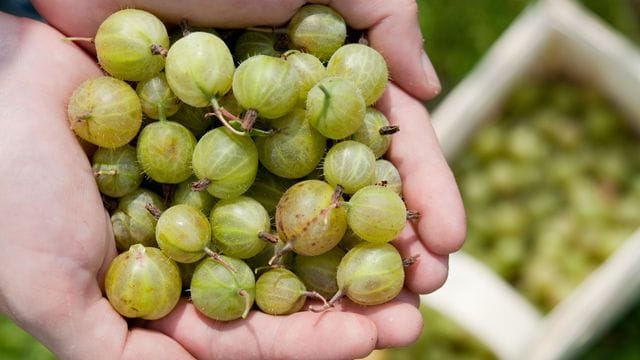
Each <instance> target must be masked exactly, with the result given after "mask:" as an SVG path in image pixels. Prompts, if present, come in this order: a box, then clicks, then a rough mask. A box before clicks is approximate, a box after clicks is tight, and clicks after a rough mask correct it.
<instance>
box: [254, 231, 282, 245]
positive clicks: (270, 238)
mask: <svg viewBox="0 0 640 360" xmlns="http://www.w3.org/2000/svg"><path fill="white" fill-rule="evenodd" d="M258 237H259V238H260V240H264V241H267V242H270V243H272V244H277V243H278V240H280V239H279V238H278V235H274V234H271V233H268V232H266V231H260V232H259V233H258Z"/></svg>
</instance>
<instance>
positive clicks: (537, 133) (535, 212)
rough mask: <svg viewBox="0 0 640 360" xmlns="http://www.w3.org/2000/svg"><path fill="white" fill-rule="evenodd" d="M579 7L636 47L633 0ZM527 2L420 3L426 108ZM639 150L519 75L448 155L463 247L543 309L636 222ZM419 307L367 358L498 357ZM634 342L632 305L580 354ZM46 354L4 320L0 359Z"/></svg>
mask: <svg viewBox="0 0 640 360" xmlns="http://www.w3.org/2000/svg"><path fill="white" fill-rule="evenodd" d="M579 2H580V3H581V4H582V5H583V6H584V7H585V8H586V9H588V11H590V12H593V13H594V14H596V15H597V16H598V17H600V18H601V19H603V21H605V22H606V23H607V24H609V25H610V26H612V27H613V28H614V29H616V31H619V32H620V33H622V34H623V35H624V36H625V37H626V38H627V39H628V40H629V41H631V42H632V43H633V44H635V46H638V45H639V44H640V0H614V1H602V0H580V1H579ZM532 3H534V1H525V0H476V1H474V2H461V1H450V0H420V1H418V4H419V9H420V23H421V27H422V31H423V34H424V38H425V49H426V50H427V52H428V54H429V55H430V58H431V60H432V62H433V64H434V66H435V67H436V69H437V71H438V74H439V76H440V80H441V82H442V85H443V92H442V94H441V95H440V96H439V97H438V98H437V99H434V100H431V101H428V102H427V103H426V104H425V105H426V106H427V108H428V109H429V110H432V111H433V110H434V109H436V108H437V106H438V104H439V103H440V101H442V99H444V98H446V96H447V94H448V93H449V92H450V91H451V90H452V89H454V88H455V87H456V85H458V84H459V83H460V82H461V81H462V80H463V79H464V78H465V76H467V75H468V74H469V73H470V72H471V70H472V69H473V67H474V65H476V64H477V63H478V61H479V60H480V59H481V58H482V56H483V54H485V53H486V52H487V50H488V49H489V48H490V47H491V45H492V44H493V43H494V42H495V41H496V40H497V39H498V38H499V37H500V36H501V34H502V33H503V32H504V31H505V30H506V29H507V28H508V27H509V25H510V24H511V23H512V22H513V21H514V19H515V18H516V17H517V16H518V15H519V14H520V13H521V12H522V11H523V10H524V9H525V8H527V7H528V6H530V5H531V4H532ZM0 11H6V12H11V13H14V14H18V15H21V16H29V17H34V18H37V14H36V13H35V12H34V11H33V9H32V8H31V6H30V5H29V2H28V1H22V0H13V1H11V0H0ZM637 154H640V142H638V141H637V137H636V133H635V132H634V131H631V128H630V126H629V125H628V122H627V121H626V119H625V118H624V117H623V116H622V115H620V114H619V113H618V111H617V109H616V107H615V106H614V105H612V104H611V102H610V101H609V99H607V98H606V97H605V96H604V95H603V94H601V93H600V92H599V91H598V90H597V89H595V88H592V87H589V86H588V85H585V84H583V83H581V82H580V81H576V80H575V79H571V78H568V77H565V76H563V74H548V76H544V77H541V78H535V79H528V80H526V81H525V82H523V83H522V84H520V85H519V86H517V87H516V88H515V89H514V90H513V92H512V93H511V94H510V95H509V96H508V98H507V100H506V101H505V103H504V104H503V107H502V109H501V111H500V112H499V113H498V114H496V115H495V117H494V118H493V119H492V120H491V121H488V122H487V123H486V124H485V125H483V126H482V127H481V128H479V129H478V130H477V131H476V133H475V134H474V136H473V137H472V138H471V139H470V141H469V142H468V144H467V147H466V148H465V150H464V151H462V152H461V153H460V155H458V156H457V157H456V158H455V159H451V166H452V168H453V169H454V173H455V175H456V178H457V180H458V183H459V185H460V189H461V192H462V194H463V198H464V201H465V207H466V210H467V213H468V217H469V237H468V240H467V242H466V244H465V246H464V248H463V251H465V252H467V253H469V254H471V255H473V256H474V257H476V258H477V259H479V260H481V261H482V262H484V263H485V264H486V265H487V266H489V267H490V268H491V269H492V270H493V271H494V272H496V273H497V274H499V275H500V276H501V277H503V278H504V279H505V280H506V281H507V282H508V283H509V284H511V285H513V286H514V288H516V289H518V291H519V292H521V293H522V294H523V296H525V297H526V298H527V299H528V300H529V301H530V302H531V303H532V304H534V306H535V307H536V308H537V309H538V310H539V311H540V312H541V313H543V314H545V313H548V312H549V311H550V310H551V309H552V308H553V307H554V306H555V305H556V304H557V303H558V302H560V301H561V300H562V299H563V298H564V297H566V296H567V295H568V294H569V293H570V292H571V291H572V290H573V289H574V287H575V286H576V285H577V284H579V283H580V282H581V281H582V280H583V279H584V278H585V277H586V276H587V275H588V274H589V273H590V272H591V271H592V270H593V269H595V268H596V267H597V266H599V265H600V263H601V262H602V261H604V260H605V259H606V258H607V257H608V256H609V255H610V254H611V253H612V252H613V251H615V249H616V248H617V246H618V245H620V244H621V243H622V242H624V240H625V239H626V238H628V237H629V235H630V234H631V233H632V232H633V231H634V230H635V229H636V228H637V227H638V226H639V225H640V157H638V156H637ZM551 155H553V156H551ZM541 169H542V171H541ZM540 174H545V175H544V176H541V175H540ZM422 311H423V314H424V318H425V328H424V331H423V334H422V336H421V338H420V339H419V341H418V342H417V343H416V344H415V345H414V346H412V347H410V348H404V349H392V350H384V351H376V352H374V353H373V354H372V355H371V356H370V357H369V359H390V360H391V359H493V358H496V356H495V355H494V354H492V353H491V351H490V350H489V349H488V348H487V347H485V346H484V345H483V344H482V343H480V342H479V341H478V340H476V339H474V338H473V337H472V336H471V335H469V334H468V333H466V332H465V330H464V329H463V328H462V327H461V326H460V325H459V324H456V323H455V322H453V321H452V320H449V319H447V318H446V317H444V316H443V315H441V314H439V313H437V312H436V311H435V310H434V309H430V308H427V307H426V306H423V308H422ZM638 339H640V303H639V304H636V305H635V306H633V307H632V308H631V309H630V310H628V311H627V312H626V313H625V314H623V316H622V317H620V320H619V321H618V322H617V323H616V324H615V325H614V326H612V327H611V328H610V329H608V330H607V331H606V332H605V334H604V335H603V336H602V337H600V338H599V339H598V340H597V341H595V342H594V343H591V344H589V345H588V346H587V347H586V348H585V349H583V350H582V352H581V354H580V355H579V356H577V358H580V359H602V358H614V359H640V343H639V341H638ZM52 358H54V357H53V355H52V354H50V353H49V352H48V351H47V350H46V348H44V347H43V346H42V345H40V344H39V343H37V342H36V341H35V340H33V339H32V338H31V337H30V336H29V335H28V334H26V333H25V332H24V331H22V330H21V329H20V328H18V327H17V326H15V325H14V324H13V323H12V322H11V321H10V320H8V319H6V318H5V317H0V359H52Z"/></svg>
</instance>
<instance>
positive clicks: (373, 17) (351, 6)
mask: <svg viewBox="0 0 640 360" xmlns="http://www.w3.org/2000/svg"><path fill="white" fill-rule="evenodd" d="M311 2H320V3H328V5H329V6H331V7H333V8H335V9H336V11H338V12H339V13H340V14H341V15H342V16H344V18H345V20H346V21H347V23H348V24H349V25H350V26H352V27H354V28H356V29H368V32H367V37H368V40H369V44H370V45H371V46H372V47H373V48H375V49H376V50H378V51H380V53H382V55H383V56H384V57H385V59H386V60H387V63H388V66H389V72H390V76H391V79H392V80H393V81H394V82H395V83H396V84H398V85H399V86H400V87H402V88H403V89H404V90H405V91H407V92H408V93H409V94H411V95H413V96H415V97H417V98H420V99H430V98H433V97H435V96H436V95H438V94H439V93H440V90H441V86H440V80H439V79H438V76H437V75H436V71H435V70H434V68H433V65H432V64H431V61H430V60H429V57H428V56H427V54H426V53H425V52H424V44H423V39H422V33H421V32H420V25H419V23H418V6H417V4H416V2H415V1H414V0H396V1H388V0H358V1H353V0H333V1H326V0H324V1H323V0H318V1H311Z"/></svg>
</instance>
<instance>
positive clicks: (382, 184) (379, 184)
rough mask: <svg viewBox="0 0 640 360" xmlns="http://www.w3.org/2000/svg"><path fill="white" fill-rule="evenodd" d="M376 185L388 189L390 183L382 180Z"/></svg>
mask: <svg viewBox="0 0 640 360" xmlns="http://www.w3.org/2000/svg"><path fill="white" fill-rule="evenodd" d="M376 185H378V186H382V187H387V185H389V182H388V181H387V180H380V181H378V182H377V183H376Z"/></svg>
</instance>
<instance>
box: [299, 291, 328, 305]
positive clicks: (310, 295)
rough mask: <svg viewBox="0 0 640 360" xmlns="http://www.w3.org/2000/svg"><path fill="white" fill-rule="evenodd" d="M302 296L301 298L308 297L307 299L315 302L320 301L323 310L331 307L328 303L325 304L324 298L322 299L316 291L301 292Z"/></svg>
mask: <svg viewBox="0 0 640 360" xmlns="http://www.w3.org/2000/svg"><path fill="white" fill-rule="evenodd" d="M302 295H303V296H306V297H308V298H312V299H317V300H320V301H322V303H323V304H324V305H323V306H322V307H323V308H327V309H328V308H330V307H331V304H329V303H328V302H327V299H325V298H324V296H322V295H320V294H319V293H318V292H316V291H303V292H302ZM309 308H311V306H310V307H309Z"/></svg>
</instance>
